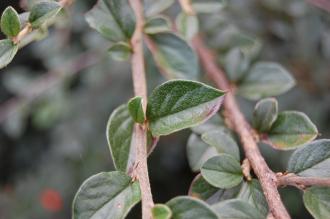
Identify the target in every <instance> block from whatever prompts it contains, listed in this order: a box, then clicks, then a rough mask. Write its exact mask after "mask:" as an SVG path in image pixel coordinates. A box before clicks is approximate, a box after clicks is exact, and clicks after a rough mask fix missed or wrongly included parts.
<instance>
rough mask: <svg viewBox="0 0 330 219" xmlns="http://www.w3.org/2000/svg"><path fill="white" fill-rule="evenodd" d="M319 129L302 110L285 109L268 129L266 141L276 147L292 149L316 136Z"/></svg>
mask: <svg viewBox="0 0 330 219" xmlns="http://www.w3.org/2000/svg"><path fill="white" fill-rule="evenodd" d="M317 135H318V131H317V128H316V126H315V125H314V124H313V122H312V121H311V120H310V119H309V118H308V117H307V116H306V115H305V114H304V113H301V112H296V111H284V112H281V113H279V114H278V117H277V119H276V121H275V122H274V123H273V125H272V127H271V128H270V130H269V131H268V136H267V138H266V143H267V142H269V143H270V144H271V145H272V146H273V147H274V148H276V149H280V150H291V149H295V148H297V147H299V146H300V145H302V144H304V143H307V142H310V141H312V140H313V139H315V138H316V136H317Z"/></svg>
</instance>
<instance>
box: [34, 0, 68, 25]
mask: <svg viewBox="0 0 330 219" xmlns="http://www.w3.org/2000/svg"><path fill="white" fill-rule="evenodd" d="M61 9H62V7H61V5H60V4H59V3H57V2H40V3H37V4H36V5H34V6H33V7H32V9H31V13H30V15H29V22H30V23H31V25H32V27H33V28H38V27H40V26H41V25H43V24H44V23H46V22H47V21H49V20H50V19H52V18H54V17H55V16H56V15H57V14H58V13H59V12H60V10H61Z"/></svg>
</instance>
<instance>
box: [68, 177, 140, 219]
mask: <svg viewBox="0 0 330 219" xmlns="http://www.w3.org/2000/svg"><path fill="white" fill-rule="evenodd" d="M140 199H141V194H140V187H139V183H138V182H132V179H131V178H130V177H129V176H127V175H126V174H125V173H122V172H119V171H115V172H102V173H99V174H96V175H94V176H92V177H90V178H89V179H87V180H86V181H85V182H84V183H83V184H82V185H81V187H80V188H79V190H78V192H77V194H76V196H75V198H74V201H73V211H72V214H73V215H72V218H73V219H90V218H102V219H124V218H125V217H126V215H127V213H128V212H129V211H130V209H131V208H132V207H133V206H134V205H136V204H137V203H138V202H139V201H140Z"/></svg>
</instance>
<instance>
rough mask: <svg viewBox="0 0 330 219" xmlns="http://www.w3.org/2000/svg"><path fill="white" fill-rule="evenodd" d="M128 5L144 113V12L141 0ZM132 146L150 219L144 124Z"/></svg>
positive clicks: (135, 75) (145, 215) (134, 72)
mask: <svg viewBox="0 0 330 219" xmlns="http://www.w3.org/2000/svg"><path fill="white" fill-rule="evenodd" d="M130 4H131V6H132V8H133V10H134V13H135V16H136V27H135V32H134V34H133V37H132V39H131V45H132V49H133V54H132V77H133V86H134V94H135V95H136V96H140V97H142V99H143V101H142V102H143V110H144V112H146V106H147V83H146V76H145V66H144V54H143V28H144V12H143V3H142V0H130ZM133 137H134V138H133V145H135V148H136V163H137V164H138V166H137V168H136V169H135V171H134V172H133V173H132V175H133V177H134V178H137V179H138V181H139V183H140V188H141V195H142V198H141V199H142V219H152V215H151V208H152V207H153V206H154V202H153V200H152V193H151V188H150V182H149V173H148V163H147V156H148V155H147V147H146V145H147V126H146V124H143V125H139V124H136V125H135V128H134V136H133Z"/></svg>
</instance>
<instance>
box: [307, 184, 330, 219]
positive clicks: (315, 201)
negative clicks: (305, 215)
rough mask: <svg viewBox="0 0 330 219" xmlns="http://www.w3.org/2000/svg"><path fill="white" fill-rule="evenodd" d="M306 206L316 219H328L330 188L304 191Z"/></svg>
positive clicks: (313, 188)
mask: <svg viewBox="0 0 330 219" xmlns="http://www.w3.org/2000/svg"><path fill="white" fill-rule="evenodd" d="M303 200H304V204H305V206H306V208H307V210H308V211H309V213H311V215H313V217H314V218H315V219H328V218H329V215H330V188H329V187H311V188H308V189H306V190H305V191H304V196H303Z"/></svg>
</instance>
